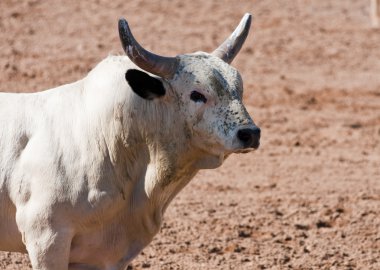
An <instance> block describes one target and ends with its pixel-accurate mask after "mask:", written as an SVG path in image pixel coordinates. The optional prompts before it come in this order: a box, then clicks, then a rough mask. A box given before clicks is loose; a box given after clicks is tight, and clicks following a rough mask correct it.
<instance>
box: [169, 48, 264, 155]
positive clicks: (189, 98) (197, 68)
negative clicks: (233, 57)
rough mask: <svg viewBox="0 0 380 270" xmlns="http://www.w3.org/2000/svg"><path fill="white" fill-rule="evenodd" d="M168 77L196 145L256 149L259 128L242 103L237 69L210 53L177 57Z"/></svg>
mask: <svg viewBox="0 0 380 270" xmlns="http://www.w3.org/2000/svg"><path fill="white" fill-rule="evenodd" d="M178 58H179V59H180V64H179V67H178V70H177V72H176V74H175V76H174V77H173V79H172V80H171V81H170V84H171V86H172V87H173V90H174V92H175V93H177V95H178V102H179V105H180V107H181V108H180V112H181V113H182V114H183V117H184V119H185V122H186V125H187V126H186V130H189V132H190V133H191V143H192V144H194V146H195V147H198V148H200V149H202V150H203V151H206V152H208V153H209V154H212V155H216V156H220V157H221V158H223V157H225V156H226V155H228V154H230V153H232V152H248V151H250V150H253V149H257V148H258V146H259V140H260V129H259V128H258V127H257V126H256V125H255V124H254V122H253V121H252V119H251V117H250V116H249V114H248V112H247V110H246V109H245V107H244V105H243V103H242V96H243V82H242V79H241V76H240V74H239V73H238V71H237V70H236V69H235V68H233V67H232V66H231V65H229V64H227V63H226V62H224V61H223V60H221V59H220V58H218V57H215V56H213V55H209V54H205V53H197V54H191V55H182V56H179V57H178Z"/></svg>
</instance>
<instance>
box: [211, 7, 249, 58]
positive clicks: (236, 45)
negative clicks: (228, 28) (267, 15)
mask: <svg viewBox="0 0 380 270" xmlns="http://www.w3.org/2000/svg"><path fill="white" fill-rule="evenodd" d="M251 20H252V16H251V14H249V13H246V14H245V15H244V17H243V18H242V19H241V21H240V23H239V25H238V27H236V29H235V31H234V32H233V33H232V34H231V35H230V36H229V37H228V38H227V39H226V40H225V41H224V42H223V44H222V45H220V46H219V47H218V48H217V49H216V50H215V51H213V53H212V55H215V56H217V57H219V58H220V59H222V60H223V61H224V62H226V63H228V64H231V62H232V60H234V58H235V56H236V55H237V54H238V52H239V51H240V49H241V47H242V46H243V43H244V41H245V39H246V38H247V36H248V32H249V28H250V27H251Z"/></svg>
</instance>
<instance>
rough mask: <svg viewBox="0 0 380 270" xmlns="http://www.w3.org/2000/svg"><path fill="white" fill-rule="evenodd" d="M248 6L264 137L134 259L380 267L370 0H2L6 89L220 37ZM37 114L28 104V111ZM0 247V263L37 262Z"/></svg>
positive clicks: (57, 80) (212, 178)
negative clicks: (128, 47)
mask: <svg viewBox="0 0 380 270" xmlns="http://www.w3.org/2000/svg"><path fill="white" fill-rule="evenodd" d="M245 12H250V13H252V14H253V15H254V22H253V29H252V31H251V34H250V36H249V37H248V39H247V42H246V44H245V46H244V48H243V49H242V51H241V53H240V54H239V55H238V57H237V59H235V61H234V63H233V65H234V66H236V67H237V68H238V69H239V70H240V71H241V73H242V76H243V78H244V83H245V95H244V98H245V104H246V105H247V108H248V110H249V112H250V113H251V115H252V116H253V118H254V120H255V121H256V123H257V124H258V125H259V126H260V127H261V128H262V146H261V148H260V149H259V151H257V152H255V153H252V154H247V155H235V156H232V157H231V158H229V160H227V161H226V163H225V164H224V165H223V167H222V168H219V169H217V170H213V171H203V172H201V173H199V175H198V176H197V177H196V178H195V179H194V180H193V181H192V182H191V184H189V186H187V187H186V188H185V189H184V191H183V192H182V193H180V195H179V196H178V197H177V198H176V199H175V200H174V202H173V203H172V205H171V206H170V207H169V209H168V211H167V213H166V216H165V221H164V224H163V228H162V230H161V232H160V234H159V235H157V236H156V237H155V239H154V241H153V242H152V244H151V245H150V246H149V247H148V248H146V249H145V250H144V252H143V254H141V255H140V256H138V258H137V259H136V260H135V261H134V262H133V264H132V266H131V268H132V269H288V268H292V269H380V61H379V60H380V31H379V30H374V29H371V28H370V19H369V1H368V0H350V1H335V0H321V1H317V0H302V1H301V0H294V1H276V0H265V1H264V0H261V1H259V0H257V1H252V0H251V1H248V0H247V1H226V0H224V1H216V0H215V1H201V0H192V1H179V0H176V1H167V0H165V1H126V0H124V1H121V0H113V1H109V0H107V1H105V0H104V1H103V0H100V1H91V2H90V1H76V0H67V1H58V0H50V1H42V0H40V1H39V0H25V1H18V0H13V1H11V0H1V1H0V90H1V91H22V92H25V91H27V92H33V91H39V90H43V89H47V88H50V87H54V86H58V85H60V84H64V83H68V82H72V81H74V80H77V79H80V78H82V77H84V76H85V75H86V73H87V72H88V71H89V70H90V69H92V68H93V67H94V66H95V65H96V63H98V62H99V61H101V59H103V58H104V57H106V56H107V55H108V54H121V53H122V50H121V46H120V44H119V39H118V33H117V19H118V18H119V17H121V16H124V17H126V18H127V19H128V21H129V23H130V25H131V27H132V30H133V32H134V34H135V36H136V37H137V39H138V40H139V41H140V42H141V43H142V44H143V45H144V46H145V47H146V48H148V49H150V50H152V51H154V52H156V53H159V54H163V55H170V56H174V55H175V54H179V53H186V52H193V51H198V50H202V51H208V52H209V51H212V50H213V49H214V48H216V46H217V45H219V44H220V43H221V42H222V41H223V40H224V39H225V38H226V37H227V36H228V35H229V34H230V32H231V31H232V30H233V29H234V27H235V26H236V25H237V24H238V22H239V20H240V18H241V16H242V15H243V14H244V13H245ZM30 113H31V114H32V113H33V112H30ZM29 267H30V266H29V261H28V259H27V258H26V257H25V256H22V255H17V254H10V253H6V252H0V269H29Z"/></svg>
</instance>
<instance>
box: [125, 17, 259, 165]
mask: <svg viewBox="0 0 380 270" xmlns="http://www.w3.org/2000/svg"><path fill="white" fill-rule="evenodd" d="M250 25H251V15H250V14H246V15H245V16H244V17H243V19H242V20H241V22H240V24H239V26H238V27H237V28H236V30H235V31H234V32H233V33H232V34H231V36H230V37H229V38H228V39H226V41H225V42H224V43H223V44H222V45H221V46H220V47H219V48H217V49H216V50H215V51H214V52H212V53H211V54H208V53H203V52H197V53H193V54H185V55H178V56H176V57H163V56H159V55H156V54H153V53H151V52H149V51H147V50H145V49H144V48H142V47H141V46H140V45H139V44H138V43H137V41H136V40H135V39H134V37H133V35H132V33H131V31H130V29H129V26H128V23H127V21H126V20H124V19H121V20H120V21H119V33H120V39H121V42H122V45H123V48H124V50H125V52H126V54H127V55H128V57H129V58H130V59H131V60H132V61H133V62H134V63H135V64H136V65H137V66H138V67H140V68H141V69H142V70H144V71H147V72H149V73H151V74H154V75H156V76H158V77H152V76H150V75H149V74H147V73H145V72H142V71H140V70H136V69H134V70H128V71H127V74H126V78H127V80H128V83H129V84H130V86H131V88H132V89H133V91H134V92H135V93H136V94H138V95H139V96H140V97H142V98H144V99H148V100H151V99H155V98H160V97H162V96H165V95H169V94H171V95H172V96H173V98H174V99H175V101H176V102H175V103H176V104H178V106H179V110H178V112H179V113H181V114H183V119H184V122H185V126H186V127H185V129H187V131H188V132H187V133H189V140H190V143H191V144H193V145H194V146H195V147H196V148H199V149H200V150H201V151H204V152H206V153H207V154H209V155H211V156H214V157H218V158H217V159H218V160H219V162H217V164H218V165H220V164H219V163H221V161H223V159H224V158H225V157H226V156H228V155H229V154H231V153H234V152H249V151H251V150H253V149H257V148H258V147H259V140H260V129H259V128H258V127H257V126H256V125H255V124H254V122H253V121H252V119H251V117H250V116H249V114H248V112H247V110H246V109H245V107H244V105H243V103H242V96H243V82H242V79H241V76H240V74H239V72H238V71H237V70H236V69H235V68H233V67H232V66H231V65H230V63H231V62H232V60H233V59H234V57H235V56H236V55H237V53H238V52H239V50H240V49H241V47H242V45H243V43H244V41H245V39H246V37H247V35H248V32H249V28H250ZM217 164H215V165H217ZM215 165H211V166H215Z"/></svg>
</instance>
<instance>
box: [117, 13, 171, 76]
mask: <svg viewBox="0 0 380 270" xmlns="http://www.w3.org/2000/svg"><path fill="white" fill-rule="evenodd" d="M119 36H120V40H121V44H122V45H123V49H124V51H125V53H126V54H127V55H128V57H129V59H131V61H132V62H133V63H135V64H136V65H137V66H138V67H140V68H142V69H143V70H146V71H148V72H150V73H152V74H154V75H157V76H160V77H163V78H165V79H171V78H173V76H174V74H175V72H176V70H177V66H178V60H177V59H176V58H175V57H164V56H159V55H156V54H154V53H151V52H149V51H147V50H145V49H144V48H143V47H141V45H140V44H139V43H138V42H137V41H136V40H135V38H134V37H133V35H132V32H131V29H130V28H129V26H128V22H127V21H126V20H125V19H123V18H122V19H120V20H119Z"/></svg>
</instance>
